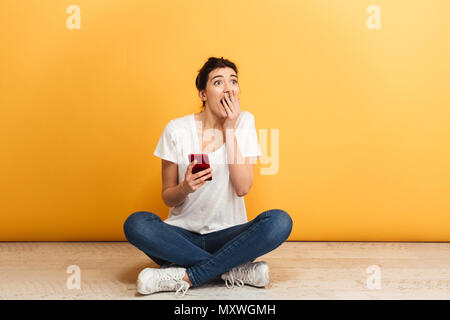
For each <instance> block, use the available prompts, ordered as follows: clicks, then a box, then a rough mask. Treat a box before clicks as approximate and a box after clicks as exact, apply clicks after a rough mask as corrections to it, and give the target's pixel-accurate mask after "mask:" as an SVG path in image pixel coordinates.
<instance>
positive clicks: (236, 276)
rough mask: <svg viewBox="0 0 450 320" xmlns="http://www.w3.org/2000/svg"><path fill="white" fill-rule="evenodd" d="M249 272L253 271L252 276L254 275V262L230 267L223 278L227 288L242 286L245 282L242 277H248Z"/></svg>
mask: <svg viewBox="0 0 450 320" xmlns="http://www.w3.org/2000/svg"><path fill="white" fill-rule="evenodd" d="M251 272H252V273H253V277H255V272H256V264H253V265H251V264H247V265H243V266H239V267H237V268H235V269H232V270H230V271H228V275H227V277H226V278H225V285H226V286H227V288H233V287H234V286H235V285H236V286H238V287H243V286H244V284H245V283H244V279H249V277H250V273H251Z"/></svg>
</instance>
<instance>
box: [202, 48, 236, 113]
mask: <svg viewBox="0 0 450 320" xmlns="http://www.w3.org/2000/svg"><path fill="white" fill-rule="evenodd" d="M226 67H229V68H231V69H233V70H234V71H235V72H236V75H237V73H238V70H237V67H236V65H235V64H234V63H233V62H231V61H230V60H227V59H224V58H223V57H221V58H214V57H210V58H209V59H208V61H206V63H205V64H204V65H203V67H202V68H201V69H200V70H199V71H198V75H197V78H196V79H195V86H196V87H197V90H198V91H201V90H205V89H206V83H207V82H208V76H209V73H210V72H211V71H213V70H215V69H218V68H226ZM204 106H205V101H203V107H204Z"/></svg>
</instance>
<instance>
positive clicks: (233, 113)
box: [220, 91, 241, 130]
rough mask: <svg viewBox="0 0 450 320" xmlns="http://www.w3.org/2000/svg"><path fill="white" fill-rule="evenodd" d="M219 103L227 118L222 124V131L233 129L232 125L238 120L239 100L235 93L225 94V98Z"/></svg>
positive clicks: (239, 111)
mask: <svg viewBox="0 0 450 320" xmlns="http://www.w3.org/2000/svg"><path fill="white" fill-rule="evenodd" d="M220 103H221V104H222V105H223V107H224V109H225V111H226V113H227V118H226V119H225V121H224V123H223V129H224V130H226V129H234V125H235V124H236V121H237V119H238V118H239V114H240V113H241V106H240V100H239V98H238V96H237V94H236V92H235V91H232V92H231V95H230V94H229V93H225V97H224V98H222V100H220Z"/></svg>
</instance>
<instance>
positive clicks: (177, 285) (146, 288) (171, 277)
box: [137, 268, 189, 296]
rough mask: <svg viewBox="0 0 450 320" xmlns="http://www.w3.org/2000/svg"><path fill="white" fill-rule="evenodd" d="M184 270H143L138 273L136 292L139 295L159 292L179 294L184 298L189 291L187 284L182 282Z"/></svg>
mask: <svg viewBox="0 0 450 320" xmlns="http://www.w3.org/2000/svg"><path fill="white" fill-rule="evenodd" d="M185 274H186V269H185V268H164V269H156V268H145V269H144V270H142V271H141V272H140V273H139V276H138V279H137V291H138V292H139V293H140V294H151V293H155V292H159V291H176V293H175V295H178V294H179V293H180V292H181V296H184V295H185V294H186V292H187V291H188V289H189V283H187V282H186V281H184V280H183V277H184V275H185Z"/></svg>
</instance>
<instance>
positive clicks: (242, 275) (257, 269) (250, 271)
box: [220, 261, 270, 288]
mask: <svg viewBox="0 0 450 320" xmlns="http://www.w3.org/2000/svg"><path fill="white" fill-rule="evenodd" d="M220 277H221V278H222V280H225V284H226V286H227V288H232V287H234V285H237V286H238V287H242V286H243V285H244V284H249V285H251V286H255V287H265V286H267V285H268V284H269V281H270V274H269V265H268V264H267V263H266V262H264V261H259V262H247V263H244V264H242V265H240V266H237V267H234V268H233V269H231V270H229V271H228V272H226V273H224V274H222V275H221V276H220Z"/></svg>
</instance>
